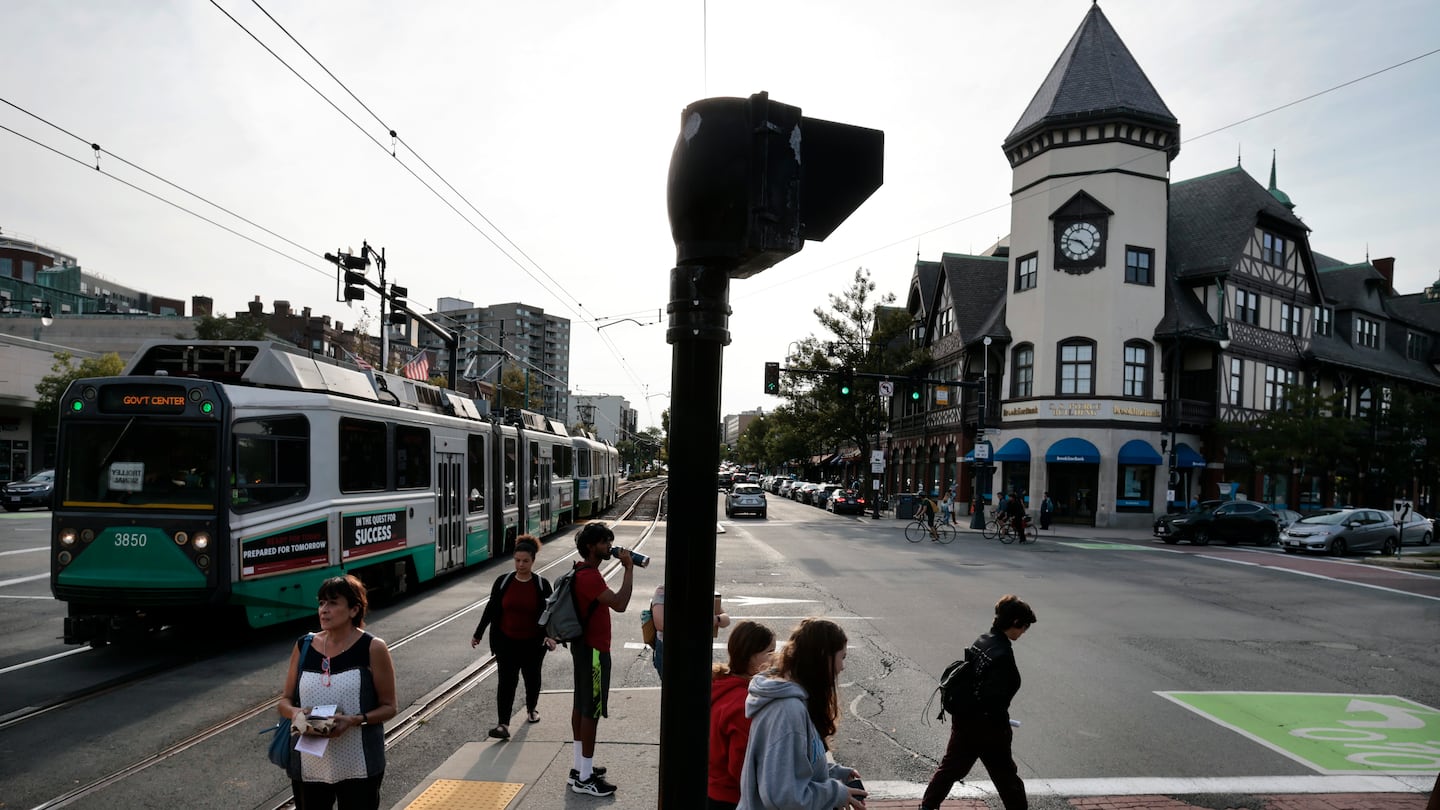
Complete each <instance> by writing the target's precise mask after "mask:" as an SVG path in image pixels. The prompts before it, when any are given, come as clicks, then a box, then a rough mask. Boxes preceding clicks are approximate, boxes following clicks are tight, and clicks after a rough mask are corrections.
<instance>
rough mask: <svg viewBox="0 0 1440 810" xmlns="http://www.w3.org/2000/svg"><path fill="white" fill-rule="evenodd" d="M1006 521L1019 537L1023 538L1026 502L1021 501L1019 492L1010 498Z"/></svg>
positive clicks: (1013, 493)
mask: <svg viewBox="0 0 1440 810" xmlns="http://www.w3.org/2000/svg"><path fill="white" fill-rule="evenodd" d="M1005 515H1006V517H1007V518H1008V520H1007V521H1006V522H1007V523H1009V524H1010V528H1011V529H1013V530H1014V531H1015V534H1016V535H1017V536H1023V534H1024V532H1025V501H1023V500H1021V499H1020V494H1019V493H1017V492H1012V493H1010V498H1009V500H1008V501H1006V503H1005Z"/></svg>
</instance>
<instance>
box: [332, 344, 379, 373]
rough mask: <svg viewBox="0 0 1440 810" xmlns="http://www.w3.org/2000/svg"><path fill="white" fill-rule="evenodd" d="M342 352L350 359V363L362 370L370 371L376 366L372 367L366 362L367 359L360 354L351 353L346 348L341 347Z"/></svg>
mask: <svg viewBox="0 0 1440 810" xmlns="http://www.w3.org/2000/svg"><path fill="white" fill-rule="evenodd" d="M340 351H342V352H345V356H346V357H349V358H350V362H352V363H354V364H355V365H357V366H359V367H360V368H363V369H366V370H367V371H368V370H370V369H373V368H375V367H374V366H372V365H370V364H369V363H368V362H366V360H365V358H363V357H361V356H360V355H358V354H356V353H354V352H352V351H350V350H349V349H347V348H345V347H344V346H341V347H340Z"/></svg>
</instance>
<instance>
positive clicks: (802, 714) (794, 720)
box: [737, 619, 866, 810]
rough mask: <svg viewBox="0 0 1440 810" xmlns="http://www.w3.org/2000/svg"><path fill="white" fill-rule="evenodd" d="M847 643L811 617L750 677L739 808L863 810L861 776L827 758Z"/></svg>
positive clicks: (827, 624)
mask: <svg viewBox="0 0 1440 810" xmlns="http://www.w3.org/2000/svg"><path fill="white" fill-rule="evenodd" d="M847 641H848V639H846V637H845V631H844V630H841V629H840V626H839V625H837V624H835V623H834V622H831V621H826V620H825V619H806V620H804V621H802V622H801V623H800V625H799V626H798V627H796V628H795V631H794V632H793V633H791V634H790V640H789V641H787V642H786V643H785V649H784V650H783V651H782V652H781V653H780V660H779V661H778V662H777V663H776V664H775V665H774V666H772V667H771V668H770V669H769V670H767V671H765V672H763V673H760V674H758V675H756V676H755V677H753V678H751V679H750V689H749V692H750V694H749V697H747V698H746V700H745V716H746V717H748V718H750V743H749V746H748V747H747V748H746V750H745V765H744V767H743V768H742V769H741V774H740V803H739V804H738V805H737V807H738V808H741V810H761V808H764V810H834V808H859V810H864V808H865V795H866V794H865V790H864V788H862V787H860V786H859V784H860V783H859V778H860V775H859V774H857V773H856V772H855V771H853V770H851V769H850V768H846V767H844V766H842V765H831V764H828V763H827V762H826V760H825V752H826V751H827V750H828V749H829V745H828V743H827V742H826V741H827V740H828V739H829V738H830V737H831V736H833V735H834V734H835V719H836V718H837V717H838V716H839V715H840V705H839V700H838V698H837V697H836V694H835V689H836V686H835V680H836V678H838V677H839V676H840V673H841V671H843V670H844V669H845V645H846V642H847Z"/></svg>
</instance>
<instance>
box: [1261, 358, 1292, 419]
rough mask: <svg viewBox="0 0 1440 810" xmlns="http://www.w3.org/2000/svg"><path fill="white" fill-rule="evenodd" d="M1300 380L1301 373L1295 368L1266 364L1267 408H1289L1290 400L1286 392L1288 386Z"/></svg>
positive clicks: (1280, 409) (1274, 409) (1273, 409)
mask: <svg viewBox="0 0 1440 810" xmlns="http://www.w3.org/2000/svg"><path fill="white" fill-rule="evenodd" d="M1298 380H1299V375H1298V373H1297V372H1296V371H1295V370H1293V369H1288V368H1281V367H1280V366H1266V367H1265V410H1267V411H1284V410H1289V409H1290V402H1289V398H1288V396H1287V394H1286V388H1287V387H1288V386H1292V385H1295V383H1296V382H1298Z"/></svg>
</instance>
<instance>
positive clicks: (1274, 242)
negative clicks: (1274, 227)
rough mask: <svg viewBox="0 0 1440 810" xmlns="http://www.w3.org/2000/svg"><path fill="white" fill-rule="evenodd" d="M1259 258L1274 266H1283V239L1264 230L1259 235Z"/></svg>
mask: <svg viewBox="0 0 1440 810" xmlns="http://www.w3.org/2000/svg"><path fill="white" fill-rule="evenodd" d="M1261 243H1262V249H1261V252H1260V260H1261V261H1263V262H1265V263H1266V264H1273V265H1275V266H1276V267H1284V266H1285V240H1284V239H1282V238H1281V237H1279V236H1276V235H1275V234H1273V233H1270V232H1268V231H1267V232H1265V234H1264V236H1262V237H1261Z"/></svg>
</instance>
